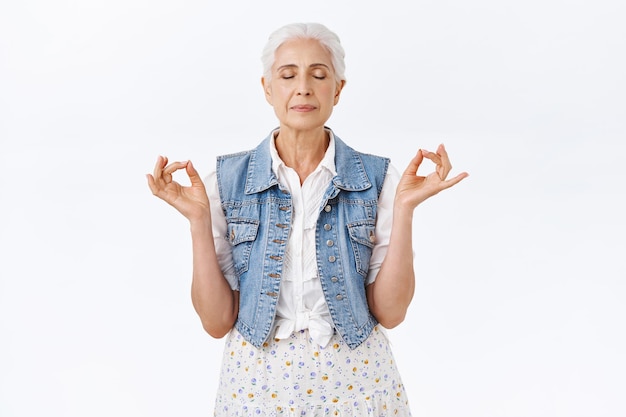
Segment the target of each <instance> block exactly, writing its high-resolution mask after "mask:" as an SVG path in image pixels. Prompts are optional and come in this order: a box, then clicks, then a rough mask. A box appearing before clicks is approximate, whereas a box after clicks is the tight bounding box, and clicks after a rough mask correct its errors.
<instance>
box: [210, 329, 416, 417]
mask: <svg viewBox="0 0 626 417" xmlns="http://www.w3.org/2000/svg"><path fill="white" fill-rule="evenodd" d="M410 415H411V412H410V410H409V405H408V400H407V395H406V392H405V391H404V386H403V385H402V381H401V379H400V374H399V373H398V369H397V368H396V363H395V361H394V359H393V354H392V352H391V349H390V346H389V342H388V339H387V335H386V333H385V331H384V329H383V328H381V327H380V326H376V327H375V328H374V330H373V331H372V333H371V334H370V336H369V337H368V339H367V340H366V341H365V342H363V343H362V344H361V345H360V346H358V347H357V348H356V349H354V350H350V348H349V347H348V346H347V345H346V344H345V343H344V342H343V339H341V337H340V336H339V335H338V334H336V333H335V335H334V336H333V338H332V339H331V341H330V342H329V343H328V345H327V346H326V347H324V348H322V347H320V346H319V345H318V344H316V343H315V342H313V340H312V339H311V337H310V336H309V332H308V331H307V330H302V331H299V332H294V333H292V334H291V336H290V337H289V338H288V339H281V340H277V339H273V340H271V341H269V342H267V343H265V344H264V345H263V346H262V347H261V349H257V348H255V347H254V346H252V345H251V344H250V343H248V342H246V341H245V340H244V338H243V337H242V336H241V334H240V333H239V332H237V330H235V329H233V330H232V331H231V332H230V334H229V335H228V338H227V340H226V345H225V349H224V356H223V359H222V369H221V374H220V383H219V388H218V392H217V396H216V403H215V416H217V417H226V416H228V417H234V416H236V417H247V416H255V417H256V416H290V417H295V416H298V417H303V416H304V417H321V416H342V417H367V416H373V417H386V416H398V417H409V416H410Z"/></svg>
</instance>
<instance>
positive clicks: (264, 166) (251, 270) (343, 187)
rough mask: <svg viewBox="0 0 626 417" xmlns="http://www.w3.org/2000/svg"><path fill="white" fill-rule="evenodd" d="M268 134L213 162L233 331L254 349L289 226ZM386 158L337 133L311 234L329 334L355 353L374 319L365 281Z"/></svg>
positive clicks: (271, 314) (273, 296)
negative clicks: (228, 253) (231, 286)
mask: <svg viewBox="0 0 626 417" xmlns="http://www.w3.org/2000/svg"><path fill="white" fill-rule="evenodd" d="M270 140H271V136H268V137H267V138H266V139H265V140H264V141H263V142H261V144H260V145H259V146H258V147H257V148H255V149H253V150H251V151H245V152H240V153H236V154H231V155H223V156H219V157H218V158H217V182H218V187H219V193H220V199H221V202H222V209H223V210H224V213H225V215H226V221H227V235H226V239H228V240H229V242H230V245H231V248H232V254H233V263H234V268H235V273H236V275H237V278H238V280H239V291H240V292H239V297H240V299H239V314H238V317H237V321H236V322H235V328H236V329H237V330H238V331H239V333H241V334H242V336H243V337H244V338H245V339H246V340H247V341H248V342H249V343H251V344H252V345H254V346H256V347H257V348H258V347H261V346H262V345H263V343H264V342H265V341H266V340H267V339H268V337H269V335H270V331H271V329H272V325H273V322H274V318H275V315H276V304H277V302H278V295H279V293H280V282H281V274H282V271H283V257H284V254H285V249H286V243H287V239H288V238H289V231H290V228H291V216H292V212H293V207H292V202H291V195H290V194H289V191H287V190H285V189H282V188H281V186H280V184H279V183H278V179H277V178H276V175H275V174H274V172H273V171H272V159H271V156H270V142H269V141H270ZM388 166H389V159H387V158H382V157H378V156H373V155H368V154H363V153H360V152H357V151H355V150H354V149H352V148H350V147H349V146H347V145H346V144H345V143H344V142H343V141H341V140H340V139H339V138H338V137H337V136H335V168H336V172H337V175H336V176H335V177H334V178H333V179H332V181H331V183H330V184H329V186H328V189H327V190H326V192H325V194H324V197H323V199H322V203H321V205H320V214H319V219H318V221H317V226H316V231H315V246H316V254H317V266H318V273H319V278H320V282H321V285H322V291H323V293H324V298H325V299H326V303H327V304H328V307H329V310H330V315H331V318H332V321H333V324H334V327H335V331H337V332H338V333H339V335H340V336H341V337H342V338H343V339H344V341H345V342H346V344H347V345H348V346H349V347H350V348H351V349H354V348H356V347H357V346H358V345H360V344H361V343H362V342H363V341H364V340H365V339H367V337H368V336H369V334H370V332H371V331H372V329H373V328H374V326H375V325H376V324H378V322H377V321H376V319H375V318H374V316H372V314H371V313H370V311H369V308H368V306H367V300H366V296H365V278H366V277H367V273H368V270H369V263H370V257H371V254H372V248H373V247H374V242H375V236H374V229H375V222H376V210H377V204H378V196H379V195H380V191H381V189H382V187H383V181H384V179H385V175H386V173H387V168H388Z"/></svg>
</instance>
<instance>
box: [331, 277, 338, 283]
mask: <svg viewBox="0 0 626 417" xmlns="http://www.w3.org/2000/svg"><path fill="white" fill-rule="evenodd" d="M330 280H331V281H332V282H337V281H339V280H338V279H337V277H332V278H331V279H330Z"/></svg>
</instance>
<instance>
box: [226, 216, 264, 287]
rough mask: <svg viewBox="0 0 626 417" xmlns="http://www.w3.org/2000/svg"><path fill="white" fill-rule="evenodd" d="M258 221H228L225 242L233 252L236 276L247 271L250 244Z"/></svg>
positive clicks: (254, 237)
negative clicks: (226, 241)
mask: <svg viewBox="0 0 626 417" xmlns="http://www.w3.org/2000/svg"><path fill="white" fill-rule="evenodd" d="M258 230H259V221H258V220H254V219H241V218H236V219H229V220H228V224H227V228H226V232H227V235H226V240H228V242H229V243H230V246H231V249H232V252H233V265H234V267H235V273H236V274H237V276H239V275H241V274H242V273H244V272H246V271H247V270H248V266H249V264H250V252H251V251H252V244H253V243H254V241H255V240H256V236H257V233H258Z"/></svg>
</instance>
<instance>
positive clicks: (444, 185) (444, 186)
mask: <svg viewBox="0 0 626 417" xmlns="http://www.w3.org/2000/svg"><path fill="white" fill-rule="evenodd" d="M467 177H469V174H468V173H467V172H461V173H460V174H459V175H457V176H456V177H454V178H450V179H449V180H447V181H443V182H442V183H441V185H442V188H441V189H442V190H445V189H447V188H450V187H452V186H453V185H456V184H458V183H460V182H461V181H462V180H463V179H465V178H467Z"/></svg>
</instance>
